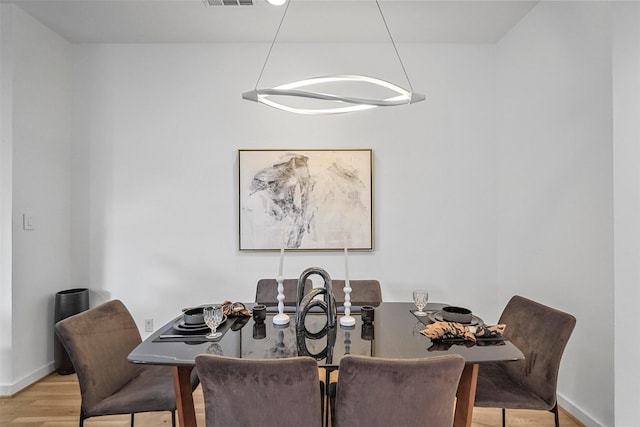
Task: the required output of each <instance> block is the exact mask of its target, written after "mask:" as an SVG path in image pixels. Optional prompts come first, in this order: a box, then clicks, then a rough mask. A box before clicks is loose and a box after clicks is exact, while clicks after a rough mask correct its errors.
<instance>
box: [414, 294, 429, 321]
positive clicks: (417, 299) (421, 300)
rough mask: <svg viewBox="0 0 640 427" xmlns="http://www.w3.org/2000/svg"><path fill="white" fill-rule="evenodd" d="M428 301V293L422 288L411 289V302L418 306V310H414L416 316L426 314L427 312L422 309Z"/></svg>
mask: <svg viewBox="0 0 640 427" xmlns="http://www.w3.org/2000/svg"><path fill="white" fill-rule="evenodd" d="M428 301H429V293H428V292H427V291H425V290H422V289H419V290H416V291H413V303H414V304H415V305H416V307H417V308H418V311H416V312H414V313H415V315H416V316H426V315H427V312H426V311H424V308H425V307H426V306H427V302H428Z"/></svg>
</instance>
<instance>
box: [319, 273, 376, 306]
mask: <svg viewBox="0 0 640 427" xmlns="http://www.w3.org/2000/svg"><path fill="white" fill-rule="evenodd" d="M349 286H350V287H351V293H350V294H349V299H350V301H351V305H356V306H363V305H372V306H374V307H377V306H379V305H380V303H381V302H382V289H381V288H380V282H379V281H378V280H372V279H365V280H349ZM331 289H332V290H333V296H334V298H335V299H336V304H337V305H342V304H344V280H340V279H331Z"/></svg>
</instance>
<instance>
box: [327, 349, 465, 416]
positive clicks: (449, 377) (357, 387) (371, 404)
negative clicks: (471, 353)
mask: <svg viewBox="0 0 640 427" xmlns="http://www.w3.org/2000/svg"><path fill="white" fill-rule="evenodd" d="M463 368H464V358H462V356H459V355H447V356H436V357H432V358H423V359H404V360H403V359H385V358H377V357H366V356H353V355H347V356H344V357H343V358H342V359H341V360H340V368H339V372H340V375H339V376H338V385H337V390H336V393H337V394H336V404H335V420H334V421H335V422H334V423H333V425H334V426H335V427H340V426H392V425H393V426H408V427H410V426H425V425H428V426H451V425H452V424H453V405H454V401H455V396H456V390H457V388H458V382H459V381H460V375H461V374H462V370H463Z"/></svg>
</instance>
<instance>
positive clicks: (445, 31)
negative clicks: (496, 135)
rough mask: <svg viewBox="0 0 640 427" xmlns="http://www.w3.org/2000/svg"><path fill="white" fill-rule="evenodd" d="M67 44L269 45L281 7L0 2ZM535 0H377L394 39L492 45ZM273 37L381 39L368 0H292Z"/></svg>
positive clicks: (158, 0)
mask: <svg viewBox="0 0 640 427" xmlns="http://www.w3.org/2000/svg"><path fill="white" fill-rule="evenodd" d="M0 2H2V3H14V4H17V5H18V6H19V7H20V8H22V9H23V10H25V11H26V12H27V13H29V14H30V15H32V16H33V17H35V18H36V19H38V20H39V21H41V22H42V23H43V24H45V25H46V26H48V27H49V28H51V29H52V30H54V31H55V32H57V33H58V34H60V35H61V36H62V37H64V38H65V39H67V40H68V41H70V42H73V43H212V42H213V43H217V42H220V43H227V42H249V43H252V42H270V41H271V40H272V39H273V36H274V34H275V31H276V28H277V27H278V23H279V22H280V19H281V18H282V14H283V12H284V10H285V6H279V7H278V6H272V5H269V4H267V3H266V1H265V0H253V3H254V4H253V5H249V6H244V5H243V6H239V5H234V6H221V5H220V6H209V5H206V4H205V2H204V1H203V0H0ZM536 3H537V1H525V0H502V1H484V0H472V1H457V0H441V1H435V0H380V7H381V9H382V11H383V13H384V16H385V18H386V21H387V24H388V26H389V29H390V31H391V34H392V35H393V38H394V40H395V41H396V42H400V43H403V42H404V43H407V42H415V43H495V42H496V41H498V40H500V39H501V38H502V37H503V36H504V34H505V33H506V32H508V31H509V30H510V29H511V28H512V27H513V26H514V25H515V24H516V23H517V22H518V21H519V20H520V19H521V18H522V17H523V16H524V15H526V14H527V13H528V12H529V10H531V8H532V7H533V6H535V4H536ZM278 41H289V42H328V43H330V42H384V41H388V35H387V33H386V30H385V28H384V24H383V22H382V19H381V17H380V14H379V12H378V9H377V7H376V4H375V1H373V0H295V1H293V2H292V3H290V6H289V10H288V12H287V16H286V19H285V20H284V22H283V25H282V29H281V32H280V34H279V36H278Z"/></svg>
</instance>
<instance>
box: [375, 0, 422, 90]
mask: <svg viewBox="0 0 640 427" xmlns="http://www.w3.org/2000/svg"><path fill="white" fill-rule="evenodd" d="M376 6H378V12H380V17H381V18H382V22H383V23H384V27H385V28H386V29H387V34H388V35H389V40H391V44H392V45H393V50H395V51H396V56H397V57H398V62H400V66H401V67H402V71H403V72H404V76H405V78H406V79H407V83H408V84H409V91H410V92H413V86H412V85H411V80H409V75H408V74H407V69H406V68H404V62H402V58H401V57H400V53H399V52H398V47H397V46H396V42H395V41H394V40H393V36H392V35H391V30H389V26H388V25H387V20H386V19H385V17H384V13H382V9H381V8H380V3H379V2H378V0H376Z"/></svg>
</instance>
